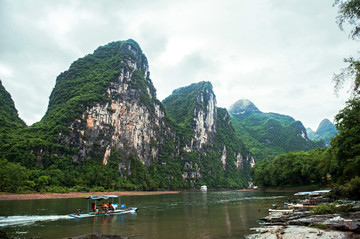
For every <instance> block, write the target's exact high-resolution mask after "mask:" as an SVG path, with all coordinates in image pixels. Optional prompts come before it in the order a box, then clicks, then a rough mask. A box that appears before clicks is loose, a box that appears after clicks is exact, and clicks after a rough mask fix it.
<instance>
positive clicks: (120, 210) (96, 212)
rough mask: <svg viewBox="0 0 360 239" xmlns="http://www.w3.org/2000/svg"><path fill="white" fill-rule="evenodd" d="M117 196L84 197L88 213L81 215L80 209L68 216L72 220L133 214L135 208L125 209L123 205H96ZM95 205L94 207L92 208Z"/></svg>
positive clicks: (110, 203)
mask: <svg viewBox="0 0 360 239" xmlns="http://www.w3.org/2000/svg"><path fill="white" fill-rule="evenodd" d="M118 197H119V196H117V195H104V196H89V197H86V199H88V200H89V201H88V212H87V213H81V211H80V209H78V210H77V211H76V213H74V214H70V215H69V216H70V217H74V218H84V217H96V216H108V215H119V214H127V213H135V212H136V210H137V208H136V207H128V208H126V206H125V204H120V205H119V203H112V202H110V201H109V202H108V203H102V204H100V205H97V204H96V201H102V200H107V199H113V198H118ZM90 201H92V203H91V205H92V206H91V210H92V211H90V210H89V204H90ZM94 205H95V206H94Z"/></svg>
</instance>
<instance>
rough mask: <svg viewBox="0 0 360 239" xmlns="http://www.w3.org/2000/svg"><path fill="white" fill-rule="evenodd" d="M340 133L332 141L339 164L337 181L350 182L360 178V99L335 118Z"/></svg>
mask: <svg viewBox="0 0 360 239" xmlns="http://www.w3.org/2000/svg"><path fill="white" fill-rule="evenodd" d="M335 123H336V127H337V129H338V130H339V133H338V135H337V136H336V137H334V138H333V139H332V141H331V148H332V150H333V152H334V155H335V160H336V162H337V166H338V168H337V170H336V172H333V173H332V174H335V175H334V176H336V177H337V178H336V179H337V180H338V181H340V182H342V181H344V180H345V181H348V180H350V179H352V178H354V177H356V176H360V98H359V97H358V98H354V99H351V100H349V101H348V102H347V105H346V107H345V108H344V109H342V110H341V111H340V112H339V113H338V114H337V115H336V116H335Z"/></svg>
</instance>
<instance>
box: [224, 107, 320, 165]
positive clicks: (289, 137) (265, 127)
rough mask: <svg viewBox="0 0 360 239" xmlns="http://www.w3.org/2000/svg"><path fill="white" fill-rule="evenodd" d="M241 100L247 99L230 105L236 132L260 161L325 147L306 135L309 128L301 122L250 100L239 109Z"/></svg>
mask: <svg viewBox="0 0 360 239" xmlns="http://www.w3.org/2000/svg"><path fill="white" fill-rule="evenodd" d="M242 101H244V100H240V101H238V102H236V103H235V104H234V105H233V106H232V107H231V109H230V114H231V122H232V124H233V126H234V129H235V132H236V135H237V136H238V137H239V138H240V139H241V140H242V141H243V142H244V144H245V146H246V147H247V148H248V149H249V150H250V151H251V153H252V154H253V155H254V157H255V159H256V160H257V162H260V161H262V160H263V159H265V158H271V157H275V156H277V155H279V154H284V153H288V152H292V151H307V150H311V149H316V148H318V147H323V144H322V142H313V141H310V140H308V139H307V138H306V136H305V135H306V130H305V128H304V126H303V125H302V123H301V122H300V121H295V120H294V119H293V118H292V117H290V116H286V115H281V114H276V113H263V112H261V111H259V110H258V109H257V108H256V107H255V106H254V105H253V104H252V103H251V102H250V101H248V102H250V103H251V104H250V105H248V106H247V107H245V108H243V107H241V108H237V107H236V105H237V104H239V102H242ZM248 104H249V103H248ZM249 107H250V108H249ZM254 109H256V110H254Z"/></svg>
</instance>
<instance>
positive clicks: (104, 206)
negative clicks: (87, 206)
mask: <svg viewBox="0 0 360 239" xmlns="http://www.w3.org/2000/svg"><path fill="white" fill-rule="evenodd" d="M101 208H102V210H103V211H105V212H107V210H108V205H107V204H106V203H103V204H101Z"/></svg>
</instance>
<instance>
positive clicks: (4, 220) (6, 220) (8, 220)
mask: <svg viewBox="0 0 360 239" xmlns="http://www.w3.org/2000/svg"><path fill="white" fill-rule="evenodd" d="M69 218H70V217H69V216H68V215H43V216H39V215H33V216H9V217H0V227H7V226H18V225H22V226H27V225H31V224H34V223H35V222H44V221H56V220H59V219H69Z"/></svg>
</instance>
